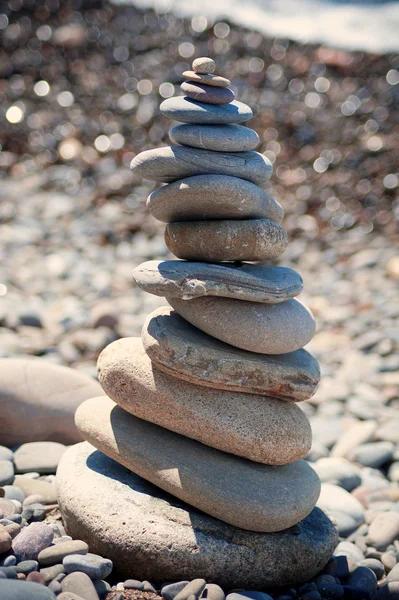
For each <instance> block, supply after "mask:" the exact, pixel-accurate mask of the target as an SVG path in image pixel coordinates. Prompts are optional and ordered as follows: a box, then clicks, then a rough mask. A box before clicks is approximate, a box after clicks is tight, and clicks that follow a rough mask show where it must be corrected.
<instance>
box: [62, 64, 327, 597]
mask: <svg viewBox="0 0 399 600" xmlns="http://www.w3.org/2000/svg"><path fill="white" fill-rule="evenodd" d="M214 69H215V64H214V62H213V60H211V59H209V58H201V59H196V60H195V61H194V63H193V71H188V72H186V73H185V74H184V75H185V76H186V77H187V78H188V81H186V82H184V83H183V84H182V86H181V87H182V90H183V91H184V93H185V94H186V95H185V96H181V97H174V98H170V99H168V100H165V101H164V102H163V103H162V105H161V112H162V113H163V114H164V115H165V116H167V117H170V118H172V119H174V120H176V121H180V122H182V123H183V124H179V125H177V126H175V127H173V128H172V129H171V131H170V138H171V139H172V141H173V142H174V143H176V144H179V145H174V146H170V147H169V146H168V147H166V148H159V149H154V150H148V151H145V152H142V153H141V154H139V155H138V156H136V158H135V159H134V160H133V161H132V165H131V168H132V169H133V171H134V173H135V174H137V175H140V176H142V177H143V178H146V179H155V180H157V181H159V182H164V183H167V184H168V185H165V186H163V187H160V188H159V189H157V190H156V191H154V192H153V193H152V194H151V195H150V197H149V199H148V207H149V210H150V212H151V214H152V215H153V216H154V217H155V218H157V219H159V220H161V221H164V222H166V223H167V226H166V234H165V240H166V244H167V246H168V248H169V250H170V251H171V252H173V253H174V254H175V255H176V256H177V257H178V258H179V259H182V260H165V261H150V262H145V263H144V264H142V265H140V266H139V267H137V268H136V269H135V271H134V280H135V282H136V284H137V285H138V286H140V287H141V288H142V289H143V290H145V291H147V292H149V293H152V294H155V295H158V296H165V297H166V299H167V301H168V302H169V304H170V305H171V306H172V307H173V309H172V308H170V307H163V308H160V309H158V310H156V311H155V312H154V313H152V314H151V315H150V316H149V317H148V319H147V321H146V323H145V324H144V327H143V331H142V337H141V339H140V338H125V339H121V340H118V341H116V342H114V343H112V344H111V345H110V346H108V347H107V348H106V349H105V350H104V351H103V353H102V354H101V356H100V358H99V361H98V372H99V378H100V382H101V384H102V386H103V389H104V391H105V392H106V394H107V396H108V397H107V396H106V397H102V398H94V399H92V400H88V401H86V402H85V403H84V404H83V405H81V406H80V408H79V409H78V411H77V414H76V422H77V426H78V428H79V429H80V431H81V433H82V435H83V436H84V438H85V439H86V440H87V441H88V442H89V443H90V444H92V445H93V446H94V447H95V448H97V449H98V450H100V452H101V453H103V454H105V455H107V456H108V457H110V458H112V459H113V460H115V461H117V462H118V463H119V464H121V465H124V466H125V467H127V468H128V469H129V470H130V471H132V472H133V473H135V474H136V475H139V476H140V477H141V478H143V479H145V480H147V481H148V482H151V483H152V484H155V485H156V486H158V488H161V489H162V490H164V491H166V492H169V493H170V494H172V495H173V496H174V497H175V498H178V499H180V500H183V501H184V502H186V503H187V504H188V505H191V506H192V507H196V508H197V509H200V511H202V513H200V514H201V519H200V520H199V521H198V517H197V514H198V513H196V512H194V513H193V514H194V516H193V515H192V512H191V511H192V510H193V509H191V508H190V506H187V504H181V505H179V507H180V508H179V510H185V511H188V514H189V515H190V517H191V530H192V531H193V532H194V534H195V538H196V539H197V542H196V550H194V549H193V547H190V549H189V548H188V547H187V546H186V547H185V549H184V550H182V548H179V544H178V543H177V544H173V543H170V539H169V540H168V539H166V540H164V541H163V542H161V541H160V540H158V541H157V544H156V549H154V548H153V554H152V555H149V554H148V543H149V542H148V540H146V544H147V555H146V551H145V550H143V547H142V546H141V547H140V549H139V550H138V549H137V548H136V549H135V555H134V563H135V564H136V565H137V561H138V562H139V567H140V569H141V570H142V572H140V573H137V575H140V576H141V577H143V575H145V576H147V577H149V576H151V572H149V571H148V560H149V559H151V561H152V562H153V563H155V565H156V573H157V576H158V578H161V577H165V578H167V579H173V578H174V577H176V578H185V577H186V578H193V577H198V576H201V577H205V578H211V579H213V580H214V581H215V580H216V581H218V582H220V583H226V582H228V583H227V585H248V584H249V583H250V584H252V586H254V587H256V586H258V585H260V586H261V585H265V584H269V585H282V584H284V583H285V584H288V583H294V582H296V581H298V580H301V579H302V580H305V579H306V578H309V577H312V576H314V575H315V574H316V573H317V572H318V571H319V570H320V569H321V568H322V567H323V566H324V564H325V563H326V562H327V560H328V559H329V557H330V555H331V553H332V550H333V548H334V544H335V542H336V534H335V530H334V528H333V526H332V524H331V522H330V521H329V520H328V519H327V517H326V516H325V515H324V514H323V513H322V512H321V511H320V510H319V509H317V508H314V507H315V504H316V502H317V500H318V496H319V493H320V482H319V479H318V477H317V475H316V473H315V471H314V470H313V469H312V468H311V467H310V466H309V465H308V463H307V462H306V461H305V460H303V459H304V457H306V455H307V453H308V451H309V449H310V446H311V428H310V424H309V421H308V419H307V417H306V415H305V413H304V412H303V411H302V410H301V409H300V408H299V407H298V405H297V404H296V403H297V402H299V401H301V400H305V399H307V398H309V397H310V396H312V394H313V393H314V392H315V390H316V388H317V385H318V383H319V367H318V364H317V361H316V360H315V359H314V358H313V357H312V356H311V355H310V354H309V353H308V352H307V351H306V350H304V349H302V347H303V346H304V345H305V344H307V343H308V342H309V341H310V340H311V338H312V336H313V334H314V331H315V323H314V319H313V316H312V315H311V313H310V312H309V310H308V309H307V308H305V307H304V306H303V305H302V304H301V303H300V302H299V301H298V300H296V299H295V296H297V295H298V294H299V293H300V292H301V290H302V280H301V278H300V276H299V275H298V274H297V273H296V272H295V271H293V270H291V269H288V268H283V267H275V266H270V265H268V266H265V265H263V264H254V263H261V262H263V261H268V260H270V259H275V258H277V257H278V256H280V255H281V254H282V253H283V252H284V250H285V248H286V246H287V234H286V232H285V231H284V229H283V228H282V226H281V224H280V223H281V221H282V218H283V209H282V207H281V206H280V205H279V204H278V203H277V202H276V201H275V200H274V199H273V198H272V197H271V196H270V195H269V194H268V193H266V192H265V191H264V190H263V189H262V188H260V187H259V185H260V184H262V183H264V182H266V181H267V180H268V179H269V178H270V175H271V172H272V166H271V164H270V163H269V161H268V160H267V158H265V157H264V156H263V155H262V154H259V153H257V152H255V151H254V148H255V147H256V146H257V145H258V141H259V139H258V136H257V134H256V133H255V131H253V130H251V129H249V128H246V127H244V126H242V125H240V124H239V123H242V122H245V121H247V120H248V119H250V118H251V116H252V111H251V109H250V108H249V107H248V106H246V105H245V104H242V103H241V102H238V101H235V100H234V97H235V95H234V92H233V91H232V90H231V89H230V88H229V87H228V86H229V84H230V82H229V81H228V80H227V79H225V78H223V77H220V76H217V75H214V74H213V71H214ZM92 450H93V449H92V448H91V451H92ZM73 452H74V453H75V454H74V456H73V461H75V462H74V465H75V466H74V468H75V479H76V480H79V478H80V479H81V480H83V478H84V477H87V481H88V480H89V478H90V477H91V478H92V479H93V474H88V472H87V469H86V471H85V470H84V469H83V467H82V468H81V470H80V471H79V473H78V472H77V469H76V464H77V463H79V460H80V461H81V462H82V461H83V458H84V459H85V461H86V465H90V461H89V459H88V456H89V455H90V450H88V449H87V447H86V450H82V451H81V453H80V455H79V451H76V450H74V451H73ZM76 452H78V455H79V456H80V459H79V457H78V456H77V455H76ZM70 460H72V458H71V459H70ZM96 460H97V463H96V464H97V466H96V467H95V468H94V467H93V470H95V471H96V472H97V473H98V472H102V474H103V475H104V476H106V477H107V478H108V479H109V477H110V475H109V473H110V467H109V466H108V467H107V468H105V467H101V468H100V467H99V466H98V460H99V459H98V458H97V459H96ZM93 461H94V459H93ZM93 465H94V462H93ZM85 468H86V467H85ZM64 470H65V469H64ZM61 471H62V470H61ZM61 475H62V473H61ZM115 477H116V476H115ZM61 479H62V476H61ZM64 480H65V481H66V477H64ZM106 481H107V480H106V479H103V480H102V484H101V485H103V486H104V490H105V485H108V484H106ZM135 481H136V482H134V481H133V482H132V480H129V485H130V488H131V489H130V492H129V493H130V494H133V495H134V489H133V488H135V489H136V492H137V490H138V491H141V492H142V487H140V486H142V484H140V486H139V487H138V485H139V484H138V483H137V480H135ZM65 485H66V484H65ZM93 485H100V484H99V482H98V481H97V480H96V481H95V482H94V480H93ZM62 488H63V485H62V483H61V493H60V495H61V497H60V504H61V508H63V507H64V512H65V514H64V516H65V518H66V523H67V526H69V528H70V529H72V530H74V528H75V531H76V533H77V532H78V531H79V534H80V535H81V536H82V537H83V539H86V538H87V537H88V538H90V539H89V543H90V546H91V547H92V546H93V545H94V549H95V550H97V551H98V552H102V553H104V554H105V555H107V548H106V547H104V535H105V534H104V532H103V531H102V532H101V534H100V533H99V531H98V530H99V525H97V531H96V529H95V525H93V520H92V521H91V523H90V525H87V526H85V524H84V523H85V519H83V518H82V517H81V515H80V517H79V515H77V514H76V513H77V512H79V508H78V507H77V505H76V502H75V508H73V507H72V503H73V499H72V496H71V493H69V494H64V493H63V491H62ZM96 492H97V495H100V496H101V490H100V489H97V490H96ZM79 493H80V495H82V489H81V488H80V489H79ZM104 493H105V492H104ZM114 493H115V490H114ZM137 493H138V492H137ZM146 493H148V494H150V495H151V496H152V497H157V494H158V492H157V490H156V488H150V490H149V491H147V492H146ZM120 496H121V497H122V492H121V493H120ZM121 497H120V501H122V500H121ZM129 497H130V496H129ZM115 501H116V502H118V500H117V499H115ZM130 501H131V502H133V503H134V502H137V497H136V496H135V497H134V498H133V497H130ZM163 501H164V502H166V500H165V499H164V500H163ZM96 502H98V501H96ZM173 502H174V501H173V500H172V499H171V498H170V497H169V505H171V506H173ZM174 509H175V507H174ZM86 510H89V511H90V510H93V509H92V508H88V507H87V506H86ZM159 510H161V509H159ZM164 510H166V508H165V507H164ZM168 510H169V509H168ZM73 513H74V514H73ZM203 513H206V514H205V515H204V514H203ZM207 515H209V516H207ZM168 518H169V520H170V522H173V520H174V519H175V518H176V523H177V521H178V520H179V518H180V517H179V518H177V517H173V516H171V515H169V517H168ZM217 520H218V521H217ZM123 525H124V526H126V518H125V519H124V523H123ZM186 525H187V523H186ZM189 525H190V523H189ZM294 526H295V527H294ZM85 527H86V533H85V531H84V530H85ZM176 527H178V526H177V524H176ZM82 528H83V533H82ZM121 528H122V525H121ZM135 531H136V530H135ZM186 531H187V530H186ZM276 532H279V533H278V534H277V533H276ZM73 533H74V531H72V534H73ZM152 534H154V535H156V533H155V532H154V531H152ZM85 535H86V538H85ZM99 538H101V540H102V541H101V540H100V539H99ZM221 540H222V541H223V544H222V546H220V541H221ZM141 542H142V545H143V544H144V540H143V539H141ZM168 542H169V543H168ZM109 546H110V547H111V546H112V544H111V543H109ZM112 547H113V548H114V550H112ZM112 547H111V549H110V548H108V555H109V552H111V554H112V552H114V553H115V552H116V550H115V541H113V546H112ZM281 547H284V558H283V559H281V557H279V556H278V552H277V550H278V548H280V552H281ZM243 548H245V550H243ZM216 550H217V551H216ZM130 551H132V548H131V549H130ZM254 551H255V554H256V553H257V556H256V557H255V556H254ZM126 552H127V553H128V554H129V551H127V550H126V549H125V554H126ZM276 553H277V555H276ZM220 555H221V556H220ZM138 556H139V558H137V557H138ZM271 557H273V558H271ZM110 558H113V560H114V562H115V564H118V559H119V564H122V563H123V560H122V561H121V560H120V559H121V557H120V556H119V557H118V556H115V555H113V556H110ZM227 565H228V566H227ZM129 568H130V573H131V563H130V562H129ZM143 571H144V572H143Z"/></svg>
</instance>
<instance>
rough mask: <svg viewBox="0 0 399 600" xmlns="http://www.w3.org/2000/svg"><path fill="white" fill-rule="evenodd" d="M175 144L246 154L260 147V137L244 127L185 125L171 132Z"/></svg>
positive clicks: (177, 126) (173, 128)
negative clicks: (245, 152)
mask: <svg viewBox="0 0 399 600" xmlns="http://www.w3.org/2000/svg"><path fill="white" fill-rule="evenodd" d="M169 137H170V139H171V140H172V142H173V143H174V144H182V145H183V146H190V147H192V148H203V149H204V150H216V151H217V152H244V151H245V150H254V149H255V148H256V147H257V146H258V145H259V136H258V134H257V133H256V131H254V130H253V129H250V128H249V127H243V126H242V125H191V124H190V123H183V124H181V125H176V126H175V127H172V129H170V130H169Z"/></svg>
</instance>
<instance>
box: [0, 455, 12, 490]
mask: <svg viewBox="0 0 399 600" xmlns="http://www.w3.org/2000/svg"><path fill="white" fill-rule="evenodd" d="M13 480H14V465H13V463H12V462H11V461H10V460H0V486H3V485H10V484H11V483H12V482H13Z"/></svg>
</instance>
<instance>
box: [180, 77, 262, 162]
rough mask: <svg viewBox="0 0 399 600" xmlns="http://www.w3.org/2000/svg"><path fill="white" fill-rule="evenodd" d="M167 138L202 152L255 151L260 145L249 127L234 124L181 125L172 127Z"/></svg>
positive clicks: (255, 134) (256, 136)
mask: <svg viewBox="0 0 399 600" xmlns="http://www.w3.org/2000/svg"><path fill="white" fill-rule="evenodd" d="M207 87H208V86H207ZM214 89H218V88H214ZM219 89H220V88H219ZM222 89H223V88H222ZM169 137H170V139H171V140H172V142H173V143H174V144H181V145H183V146H190V147H191V148H203V149H204V150H216V151H217V152H244V151H246V150H255V148H257V146H258V145H259V143H260V140H259V136H258V134H257V133H256V131H254V130H253V129H250V128H249V127H243V126H242V125H234V124H230V125H195V124H192V123H183V124H181V125H175V126H174V127H172V128H171V129H170V130H169Z"/></svg>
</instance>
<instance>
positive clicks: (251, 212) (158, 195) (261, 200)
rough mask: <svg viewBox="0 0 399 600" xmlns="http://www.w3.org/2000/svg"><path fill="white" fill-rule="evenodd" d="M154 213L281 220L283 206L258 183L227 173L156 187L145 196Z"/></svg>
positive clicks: (168, 217) (177, 217) (166, 218)
mask: <svg viewBox="0 0 399 600" xmlns="http://www.w3.org/2000/svg"><path fill="white" fill-rule="evenodd" d="M147 207H148V210H149V212H150V213H151V214H152V216H153V217H155V218H156V219H158V220H159V221H163V222H164V223H170V222H171V221H205V220H212V219H213V220H215V219H229V218H230V219H271V220H272V221H276V222H277V223H281V221H282V220H283V216H284V210H283V207H282V206H281V205H280V204H279V203H278V202H277V201H276V200H274V199H273V198H272V197H271V196H270V195H269V194H268V193H267V192H265V190H263V189H262V188H260V187H258V186H257V185H255V184H253V183H251V182H250V181H247V180H246V179H240V178H239V177H232V176H230V175H220V174H219V175H218V174H215V173H213V174H212V173H211V174H205V175H193V176H192V177H186V178H184V179H180V180H178V181H175V182H173V183H169V184H168V185H165V186H163V187H160V188H158V189H156V190H155V191H154V192H152V194H150V196H149V197H148V199H147Z"/></svg>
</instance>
